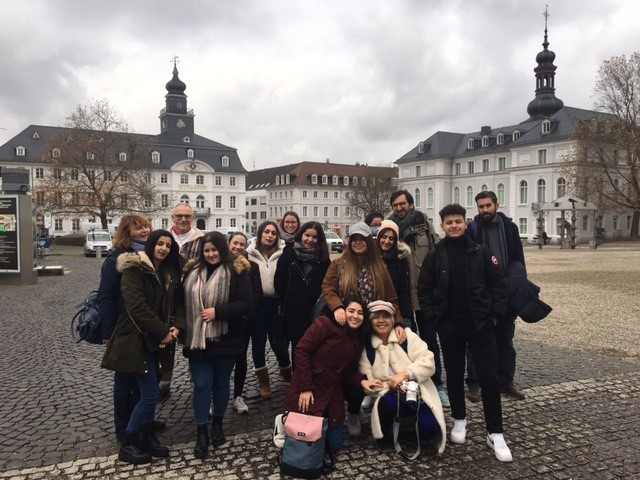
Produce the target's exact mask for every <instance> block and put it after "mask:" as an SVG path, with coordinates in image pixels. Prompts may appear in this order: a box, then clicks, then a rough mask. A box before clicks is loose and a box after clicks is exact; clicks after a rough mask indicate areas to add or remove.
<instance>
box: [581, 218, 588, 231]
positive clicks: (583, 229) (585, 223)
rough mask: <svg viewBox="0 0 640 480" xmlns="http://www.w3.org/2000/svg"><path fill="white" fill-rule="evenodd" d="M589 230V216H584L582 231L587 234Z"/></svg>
mask: <svg viewBox="0 0 640 480" xmlns="http://www.w3.org/2000/svg"><path fill="white" fill-rule="evenodd" d="M588 228H589V215H583V216H582V231H583V232H586V231H587V229H588Z"/></svg>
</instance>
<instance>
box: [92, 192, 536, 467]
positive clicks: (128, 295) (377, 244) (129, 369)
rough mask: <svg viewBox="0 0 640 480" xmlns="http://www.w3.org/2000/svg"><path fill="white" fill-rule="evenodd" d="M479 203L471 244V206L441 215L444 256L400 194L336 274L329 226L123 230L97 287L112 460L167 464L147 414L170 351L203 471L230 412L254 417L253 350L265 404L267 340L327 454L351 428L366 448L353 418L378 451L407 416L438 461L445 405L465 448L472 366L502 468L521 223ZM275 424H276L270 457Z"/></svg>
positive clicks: (183, 225) (179, 215) (129, 225)
mask: <svg viewBox="0 0 640 480" xmlns="http://www.w3.org/2000/svg"><path fill="white" fill-rule="evenodd" d="M483 193H491V192H483ZM480 195H482V194H480ZM486 198H489V200H491V203H492V205H493V209H492V208H487V207H484V206H483V207H482V210H479V211H480V215H479V217H478V218H476V219H475V220H474V222H476V223H477V225H476V226H475V227H473V228H472V227H470V228H469V230H470V233H473V236H471V235H467V234H465V231H466V212H465V210H464V208H462V207H460V206H459V205H449V206H447V207H445V208H443V210H442V211H441V212H440V217H441V221H442V229H443V231H444V232H445V236H446V238H445V240H444V241H443V242H439V243H437V236H436V234H435V231H434V228H433V225H432V224H431V222H430V221H429V220H428V219H427V218H426V216H425V215H424V214H422V213H421V212H419V211H417V210H416V209H415V208H414V205H413V198H412V197H411V194H410V193H409V192H408V191H406V190H402V191H399V192H395V193H394V194H393V195H392V196H391V199H390V205H391V208H392V212H393V213H392V215H391V216H390V217H389V218H388V219H385V218H384V216H382V215H377V214H372V215H370V216H368V217H367V218H366V219H365V220H366V221H365V222H360V223H356V224H355V225H353V226H351V228H350V231H349V238H348V242H347V247H346V249H345V251H344V253H343V254H342V255H341V256H340V257H339V258H337V259H335V260H333V261H331V259H330V255H329V250H328V247H327V242H326V237H325V233H324V229H323V226H322V225H321V224H320V223H318V222H316V221H310V222H306V223H303V224H301V222H300V219H299V217H298V215H297V214H296V213H295V212H287V213H286V214H285V215H284V216H283V218H282V221H281V222H280V224H278V223H276V222H272V221H265V222H263V223H262V224H261V225H260V226H259V227H258V230H257V232H256V236H255V237H254V238H252V239H251V241H250V242H248V240H247V237H246V236H245V235H244V234H243V233H240V232H238V233H234V234H231V235H230V236H229V237H227V236H226V235H224V234H222V233H219V232H215V231H214V232H208V233H204V232H202V231H200V230H198V229H196V228H193V227H192V221H193V219H194V216H193V211H192V209H191V207H190V206H189V205H188V204H183V203H181V204H179V205H177V206H176V207H175V208H174V211H173V215H172V221H173V226H172V227H171V229H170V230H163V229H162V230H155V231H152V228H151V224H150V223H149V221H148V220H147V219H145V218H144V217H142V216H140V215H126V216H125V217H123V218H122V220H121V222H120V225H119V227H118V230H117V232H116V236H115V238H114V251H113V252H112V253H111V254H110V255H109V256H108V257H107V259H106V260H105V262H104V264H103V267H102V273H101V280H100V287H99V302H100V315H101V320H102V322H101V324H102V328H103V338H104V342H105V344H106V350H105V354H104V357H103V361H102V366H103V367H104V368H107V369H110V370H114V371H115V375H114V390H113V403H114V424H115V430H116V436H117V439H118V441H119V442H120V452H119V459H120V460H122V461H125V462H128V463H133V464H141V463H148V462H150V461H151V459H152V458H153V457H166V456H167V455H168V454H169V449H168V447H166V446H164V445H162V444H161V442H160V441H159V439H158V437H157V432H159V431H161V430H162V429H163V428H164V424H163V423H162V422H160V421H157V420H156V418H155V410H156V405H157V402H158V400H159V399H160V397H161V395H168V394H169V391H170V383H171V372H172V369H173V368H172V367H173V362H174V352H175V349H176V344H177V343H180V344H181V346H182V352H183V355H184V356H185V357H186V358H187V359H188V362H189V372H190V379H191V383H192V386H193V389H194V393H193V410H194V417H195V423H196V444H195V448H194V455H195V456H196V457H197V458H205V457H207V455H208V452H209V448H210V447H211V446H213V447H218V446H220V445H222V444H224V443H225V441H226V439H225V435H224V432H223V428H222V424H223V419H224V415H225V413H226V410H227V406H228V403H229V400H230V398H232V406H233V408H234V409H235V410H236V411H237V412H238V413H247V412H248V406H247V405H246V403H245V401H244V398H243V390H244V383H245V380H246V375H247V370H248V365H247V353H248V348H249V344H251V357H252V360H253V366H254V371H255V374H256V377H257V380H258V385H259V395H260V397H261V398H265V399H268V398H271V397H272V396H273V394H272V391H271V377H270V374H269V371H268V367H267V362H266V344H267V340H268V341H269V344H270V347H271V350H272V351H273V353H274V355H275V358H276V361H277V364H278V370H279V376H280V378H281V380H282V381H283V382H285V383H289V387H288V389H287V392H286V395H285V400H284V407H285V409H286V410H288V411H299V412H303V413H309V414H312V415H319V416H325V417H327V418H328V419H329V431H328V435H327V438H328V444H329V446H330V449H331V450H332V451H333V452H335V451H338V450H339V449H340V448H341V446H342V444H343V437H342V432H343V424H344V422H345V419H346V418H348V420H347V427H348V431H349V433H350V434H353V435H358V434H360V432H361V425H360V415H359V413H360V409H361V407H362V406H364V407H368V406H372V415H371V417H372V424H371V428H372V434H373V436H374V438H376V439H378V440H380V441H381V442H383V443H384V442H388V441H389V440H390V439H391V436H392V433H391V427H392V424H393V417H394V415H395V414H396V413H397V411H401V412H402V414H403V415H416V417H417V421H418V425H419V427H420V431H421V432H423V433H425V434H436V435H438V441H437V446H438V451H439V452H442V451H443V450H444V448H445V443H446V424H445V418H444V413H443V406H444V407H449V406H451V414H452V416H453V419H454V425H453V429H452V430H451V433H450V438H451V441H452V442H454V443H464V441H465V436H466V411H465V403H464V402H465V398H464V373H465V368H466V365H467V364H468V365H469V371H470V372H473V373H471V375H472V376H475V379H476V381H477V383H478V385H479V388H480V389H481V390H480V391H481V393H480V392H478V393H479V394H480V395H481V398H482V401H483V404H484V413H485V421H486V425H487V430H488V437H487V443H488V445H489V446H490V447H491V448H492V449H493V450H494V452H495V455H496V457H497V458H498V459H499V460H501V461H510V460H511V453H510V451H509V448H508V447H507V445H506V442H505V441H504V438H503V436H502V414H501V404H500V391H501V390H502V391H506V392H511V393H514V392H517V393H519V394H520V395H522V393H521V392H520V391H519V390H517V389H516V388H515V387H514V386H513V374H514V371H515V351H514V350H513V343H512V340H513V327H512V324H513V320H514V319H515V315H512V314H509V313H507V308H506V298H507V286H506V285H507V280H506V278H507V277H506V272H507V271H508V269H507V268H505V267H504V265H505V264H508V262H509V261H511V260H517V261H518V262H521V264H522V267H523V268H524V257H523V255H522V247H521V244H519V245H520V249H519V251H514V250H513V249H514V248H515V246H514V245H511V243H509V242H507V241H505V240H504V239H505V236H506V237H507V238H510V235H511V233H512V226H513V227H515V225H513V223H512V222H510V220H509V219H508V218H507V217H505V216H504V215H502V214H501V213H500V214H499V215H497V214H496V211H495V210H497V208H498V204H497V200H496V199H495V195H494V196H493V197H491V196H488V197H482V198H480V199H478V198H477V199H476V201H477V202H478V207H479V209H480V208H481V207H480V203H483V202H484V201H485V199H486ZM474 222H472V223H474ZM369 224H371V226H370V225H369ZM494 224H496V225H494ZM516 232H517V227H516ZM496 249H497V251H496ZM510 342H511V343H510ZM509 343H510V349H511V350H510V351H509V353H508V355H507V356H506V357H505V359H504V360H502V356H501V355H502V354H501V351H502V350H509V348H508V347H509ZM440 348H442V354H443V358H444V367H445V370H446V373H447V375H446V378H447V381H446V383H447V390H448V395H447V391H445V388H444V384H443V382H442V378H441V374H442V366H441V364H440ZM290 349H291V350H290ZM290 352H291V353H290ZM467 356H468V360H467ZM507 357H508V358H507ZM472 362H473V364H472ZM472 365H473V366H474V367H472ZM234 369H235V375H234V385H233V394H232V393H231V375H232V372H233V371H234ZM511 370H513V371H511ZM509 375H510V377H509ZM407 382H416V383H417V384H418V385H419V402H407V398H406V393H407V388H408V387H407ZM474 388H475V387H474ZM345 403H346V405H347V406H346V412H345ZM210 416H211V417H212V424H211V428H210V429H209V417H210ZM282 421H283V417H282V416H281V415H279V416H278V417H277V418H276V429H275V431H276V437H277V439H274V440H276V443H277V444H278V443H279V441H280V440H282V435H283V424H282Z"/></svg>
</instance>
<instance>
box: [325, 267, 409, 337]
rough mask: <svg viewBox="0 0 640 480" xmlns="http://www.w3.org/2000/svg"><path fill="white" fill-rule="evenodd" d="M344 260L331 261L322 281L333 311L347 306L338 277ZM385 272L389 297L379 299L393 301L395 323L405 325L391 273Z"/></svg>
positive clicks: (328, 303)
mask: <svg viewBox="0 0 640 480" xmlns="http://www.w3.org/2000/svg"><path fill="white" fill-rule="evenodd" d="M342 261H343V258H342V257H340V258H337V259H335V260H333V261H332V262H331V265H329V269H328V270H327V273H326V275H325V276H324V280H323V282H322V295H324V298H325V300H326V301H327V307H328V308H329V310H330V311H331V312H334V311H335V310H336V309H337V308H345V305H343V304H342V297H343V296H344V293H343V292H341V291H340V282H339V278H338V275H339V273H340V268H341V264H342ZM385 273H386V275H384V276H383V278H382V281H383V283H384V290H385V292H389V293H388V294H387V298H380V299H379V300H384V301H386V302H391V304H392V305H393V308H394V309H395V311H396V315H395V322H394V323H395V324H396V325H400V326H404V319H403V318H402V313H401V312H400V305H398V295H397V294H396V289H395V287H394V286H393V282H392V281H391V277H390V276H389V273H388V272H385Z"/></svg>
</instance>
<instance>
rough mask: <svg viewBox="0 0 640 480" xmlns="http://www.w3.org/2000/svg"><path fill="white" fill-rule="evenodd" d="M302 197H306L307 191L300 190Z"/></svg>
mask: <svg viewBox="0 0 640 480" xmlns="http://www.w3.org/2000/svg"><path fill="white" fill-rule="evenodd" d="M302 198H307V191H306V190H303V191H302Z"/></svg>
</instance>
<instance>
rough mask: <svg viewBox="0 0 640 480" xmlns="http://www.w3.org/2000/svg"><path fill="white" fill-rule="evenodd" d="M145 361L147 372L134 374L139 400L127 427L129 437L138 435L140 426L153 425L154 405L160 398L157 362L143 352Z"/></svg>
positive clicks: (151, 354)
mask: <svg viewBox="0 0 640 480" xmlns="http://www.w3.org/2000/svg"><path fill="white" fill-rule="evenodd" d="M145 361H146V362H147V372H146V373H135V374H134V376H135V378H136V383H137V384H138V390H139V391H140V399H139V400H138V402H137V403H136V406H135V407H134V408H133V412H131V418H130V419H129V424H128V425H127V433H128V434H130V435H133V434H135V433H138V432H139V431H140V428H141V427H142V425H145V424H147V423H153V421H154V420H155V418H156V404H157V403H158V400H159V398H160V387H158V381H159V376H158V361H157V359H156V356H155V354H153V353H147V352H145Z"/></svg>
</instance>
